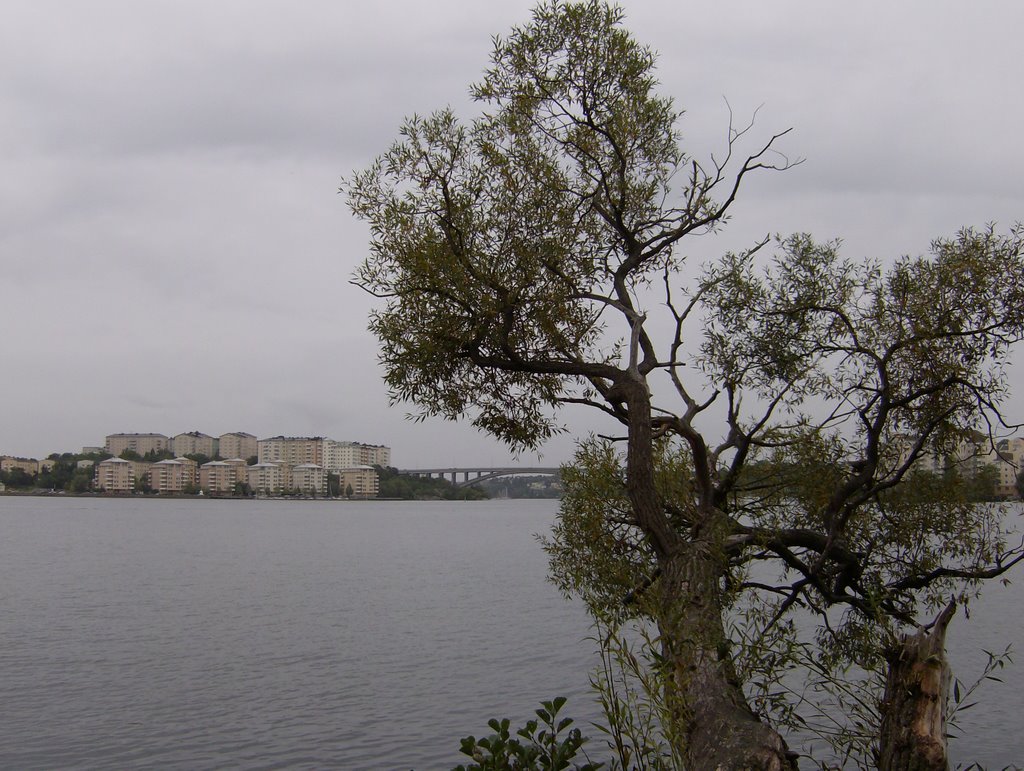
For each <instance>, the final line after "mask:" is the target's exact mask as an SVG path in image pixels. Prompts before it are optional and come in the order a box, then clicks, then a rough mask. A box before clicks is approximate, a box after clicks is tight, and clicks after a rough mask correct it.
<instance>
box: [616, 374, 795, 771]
mask: <svg viewBox="0 0 1024 771" xmlns="http://www.w3.org/2000/svg"><path fill="white" fill-rule="evenodd" d="M617 385H619V386H620V387H621V390H622V392H623V394H624V395H625V397H626V402H627V405H628V411H629V434H628V441H627V451H626V489H627V492H628V494H629V498H630V502H631V503H632V506H633V514H634V515H635V517H636V519H637V522H638V524H639V525H640V527H641V528H642V529H643V531H644V533H645V534H646V536H647V538H648V540H649V541H650V543H651V547H652V548H653V550H654V553H655V554H656V555H657V560H658V565H659V567H660V568H661V571H660V572H661V577H660V580H659V589H658V592H659V593H658V600H657V607H656V608H655V609H654V615H655V618H656V620H657V623H658V627H659V632H660V634H661V645H662V654H663V656H664V662H665V666H666V671H665V675H666V677H665V701H666V706H667V707H668V711H669V714H670V715H671V725H667V726H665V731H666V735H667V737H668V739H669V740H670V741H671V742H672V744H673V747H674V749H675V750H676V752H677V754H678V755H679V756H681V757H683V758H685V760H686V767H687V769H688V771H790V770H791V769H795V768H796V763H795V759H794V757H795V756H793V755H792V754H791V753H789V751H788V748H787V747H786V743H785V741H783V739H782V737H781V736H780V735H779V734H778V733H777V732H776V731H775V730H774V729H773V728H771V726H769V725H767V724H765V723H762V722H761V721H760V720H759V719H758V717H757V716H756V715H755V714H754V713H753V711H752V710H751V709H750V706H749V705H748V704H747V701H746V697H745V696H744V694H743V689H742V687H741V686H740V684H739V682H738V679H737V677H736V672H735V668H734V667H733V664H732V658H731V655H730V652H729V646H728V641H727V639H726V636H725V628H724V625H723V623H722V597H721V587H720V582H721V580H722V577H723V575H724V571H725V565H724V563H723V561H722V555H721V551H720V550H719V549H718V548H717V546H716V545H715V544H714V542H713V540H714V535H713V533H714V530H715V527H714V519H715V516H716V512H714V511H713V510H712V511H709V512H707V521H706V522H705V523H704V526H703V527H702V528H701V529H702V530H703V531H704V532H705V533H708V534H709V535H708V536H706V537H707V538H710V539H711V540H703V539H702V538H700V537H695V536H694V535H693V534H686V535H684V534H681V533H679V532H677V531H676V530H675V529H674V528H673V526H672V524H671V523H670V521H669V519H668V517H667V516H666V514H665V507H664V505H663V501H662V500H661V496H660V495H659V493H658V489H657V485H656V484H655V478H654V457H653V446H654V437H653V432H652V429H651V403H650V391H649V390H648V388H647V383H646V382H645V381H644V380H643V378H642V377H640V376H639V375H637V376H636V377H635V378H634V379H632V380H625V381H623V382H621V383H619V384H617Z"/></svg>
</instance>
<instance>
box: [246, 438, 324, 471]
mask: <svg viewBox="0 0 1024 771" xmlns="http://www.w3.org/2000/svg"><path fill="white" fill-rule="evenodd" d="M328 441H329V440H328ZM256 446H257V452H256V455H257V458H258V461H259V462H260V463H287V464H288V465H289V466H298V465H300V464H303V463H313V464H315V465H317V466H323V464H324V438H323V437H321V436H314V437H307V436H273V437H270V438H269V439H260V440H259V441H258V442H257V445H256Z"/></svg>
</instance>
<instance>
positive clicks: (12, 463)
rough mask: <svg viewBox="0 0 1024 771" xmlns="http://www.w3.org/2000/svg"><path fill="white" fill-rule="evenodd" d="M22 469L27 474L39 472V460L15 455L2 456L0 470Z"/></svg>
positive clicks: (33, 474)
mask: <svg viewBox="0 0 1024 771" xmlns="http://www.w3.org/2000/svg"><path fill="white" fill-rule="evenodd" d="M14 469H20V470H21V471H24V472H25V473H26V474H31V475H32V476H35V475H36V474H38V473H39V461H37V460H36V459H35V458H15V457H14V456H13V455H4V456H2V457H0V471H13V470H14Z"/></svg>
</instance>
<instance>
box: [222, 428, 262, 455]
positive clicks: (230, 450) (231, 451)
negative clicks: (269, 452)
mask: <svg viewBox="0 0 1024 771" xmlns="http://www.w3.org/2000/svg"><path fill="white" fill-rule="evenodd" d="M217 441H218V444H219V450H218V452H219V453H220V455H221V457H222V458H246V459H248V458H251V457H253V456H254V455H258V454H259V448H258V446H257V445H258V443H257V440H256V437H255V436H253V435H252V434H247V433H245V432H244V431H234V432H232V433H230V434H221V435H220V437H219V438H218V440H217Z"/></svg>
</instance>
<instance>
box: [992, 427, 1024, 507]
mask: <svg viewBox="0 0 1024 771" xmlns="http://www.w3.org/2000/svg"><path fill="white" fill-rule="evenodd" d="M996 451H997V453H998V456H999V462H998V463H997V464H996V468H997V469H998V471H999V481H998V482H997V483H996V495H998V496H999V497H1000V498H1016V497H1018V495H1019V493H1018V492H1017V476H1018V475H1019V474H1020V473H1021V472H1024V439H1022V438H1021V437H1014V438H1013V439H1003V440H1001V441H1000V442H999V443H998V444H997V445H996Z"/></svg>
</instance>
